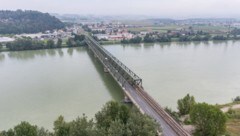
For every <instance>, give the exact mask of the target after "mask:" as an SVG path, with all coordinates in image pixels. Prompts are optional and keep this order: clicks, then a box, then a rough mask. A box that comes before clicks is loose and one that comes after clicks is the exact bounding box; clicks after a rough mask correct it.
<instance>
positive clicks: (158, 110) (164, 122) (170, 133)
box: [85, 35, 190, 136]
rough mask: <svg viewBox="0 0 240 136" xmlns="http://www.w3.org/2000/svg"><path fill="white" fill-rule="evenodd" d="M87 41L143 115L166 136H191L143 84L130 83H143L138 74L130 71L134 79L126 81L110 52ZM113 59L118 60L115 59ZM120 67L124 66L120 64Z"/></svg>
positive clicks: (92, 40) (89, 40)
mask: <svg viewBox="0 0 240 136" xmlns="http://www.w3.org/2000/svg"><path fill="white" fill-rule="evenodd" d="M85 41H86V43H87V45H88V47H89V49H90V50H91V51H92V52H93V53H94V55H95V57H97V58H98V59H99V60H100V62H101V63H102V64H103V66H104V67H105V69H106V70H107V71H108V72H109V73H110V74H111V75H112V77H113V78H114V79H115V80H116V81H117V83H118V84H119V85H120V86H121V87H122V89H123V91H124V93H125V95H126V96H127V97H128V98H129V99H130V100H131V101H132V102H133V103H134V104H135V105H136V106H137V107H138V108H139V110H140V111H141V112H142V113H143V114H147V115H149V116H150V117H152V118H153V119H155V120H156V122H157V123H158V124H159V125H160V126H161V129H162V133H163V135H164V136H190V134H189V133H188V132H187V131H185V130H184V129H183V128H182V127H181V126H180V125H179V124H178V123H177V122H176V121H175V120H174V119H173V118H172V117H171V116H170V115H169V114H168V113H167V112H166V111H164V109H163V108H162V107H161V106H160V105H159V104H157V102H156V101H155V100H154V99H153V98H152V97H151V96H149V95H148V94H147V92H146V91H144V89H143V88H142V87H141V83H139V82H130V80H137V81H142V80H141V79H138V76H136V74H134V73H133V72H132V71H130V70H129V69H128V73H129V71H130V73H133V74H131V75H133V76H134V77H133V78H127V79H126V76H124V75H126V73H124V71H123V72H122V71H121V70H120V69H118V68H119V66H116V63H113V61H111V60H110V59H111V57H113V56H112V55H111V54H110V53H109V52H108V51H106V50H105V49H104V48H103V47H101V46H100V45H99V44H98V43H97V42H96V41H95V40H94V39H93V38H92V37H90V36H88V35H85ZM113 59H116V58H115V57H114V58H113ZM118 61H119V60H118ZM114 62H115V61H114ZM120 65H123V64H122V63H120ZM125 67H126V66H125V65H123V67H122V66H121V67H120V68H125ZM125 72H126V71H125ZM128 73H127V74H128ZM131 75H128V76H131ZM136 77H137V78H136Z"/></svg>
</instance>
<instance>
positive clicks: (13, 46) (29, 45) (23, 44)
mask: <svg viewBox="0 0 240 136" xmlns="http://www.w3.org/2000/svg"><path fill="white" fill-rule="evenodd" d="M61 43H62V42H61V39H58V41H57V44H55V42H54V41H53V40H48V41H47V43H45V42H44V41H36V40H32V39H31V38H21V39H17V40H16V41H14V42H9V43H7V44H6V47H7V48H8V49H9V50H10V51H21V50H37V49H51V48H58V47H60V46H61V45H60V44H61Z"/></svg>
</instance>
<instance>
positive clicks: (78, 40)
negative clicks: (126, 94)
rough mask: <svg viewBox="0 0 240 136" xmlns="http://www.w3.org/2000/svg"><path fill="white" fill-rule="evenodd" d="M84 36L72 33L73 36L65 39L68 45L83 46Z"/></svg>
mask: <svg viewBox="0 0 240 136" xmlns="http://www.w3.org/2000/svg"><path fill="white" fill-rule="evenodd" d="M84 39H85V36H84V35H76V34H74V38H69V39H68V41H67V46H68V47H78V46H84V45H85V42H84Z"/></svg>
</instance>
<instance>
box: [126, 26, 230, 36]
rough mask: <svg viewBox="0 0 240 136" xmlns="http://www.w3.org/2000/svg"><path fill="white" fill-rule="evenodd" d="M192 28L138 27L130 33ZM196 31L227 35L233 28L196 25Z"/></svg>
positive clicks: (131, 29)
mask: <svg viewBox="0 0 240 136" xmlns="http://www.w3.org/2000/svg"><path fill="white" fill-rule="evenodd" d="M189 27H190V26H188V25H184V26H178V25H166V26H154V25H153V26H143V27H137V28H129V29H128V30H129V31H132V32H141V31H145V32H156V31H157V32H160V33H166V32H167V31H168V30H181V29H188V28H189ZM192 27H193V30H194V31H203V32H208V33H210V34H211V33H213V34H215V33H220V34H221V33H223V34H224V33H227V32H228V31H229V30H232V28H230V29H229V28H228V27H225V26H209V25H194V26H192Z"/></svg>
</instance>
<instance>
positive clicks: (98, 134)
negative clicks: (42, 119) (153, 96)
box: [0, 101, 161, 136]
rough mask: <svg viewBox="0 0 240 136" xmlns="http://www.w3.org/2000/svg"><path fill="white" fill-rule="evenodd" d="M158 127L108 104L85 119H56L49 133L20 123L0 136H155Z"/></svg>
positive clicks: (136, 113) (135, 111) (124, 107)
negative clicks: (90, 117) (93, 115)
mask: <svg viewBox="0 0 240 136" xmlns="http://www.w3.org/2000/svg"><path fill="white" fill-rule="evenodd" d="M158 131H161V130H159V126H158V124H157V123H156V122H155V121H154V120H153V119H152V118H150V117H149V116H146V115H143V114H141V113H140V112H139V110H138V109H137V108H136V107H135V106H127V105H125V104H120V103H118V102H114V101H110V102H108V103H106V104H105V105H104V106H103V108H102V109H101V110H100V111H99V112H97V113H96V114H95V118H94V119H88V118H87V116H86V115H85V114H83V115H82V116H81V117H77V118H76V119H74V120H73V121H70V122H66V121H65V120H64V117H63V116H59V117H58V118H57V120H55V121H54V123H53V131H49V130H47V129H45V128H44V127H38V126H36V125H31V124H30V123H28V122H26V121H23V122H21V123H20V124H18V125H16V126H15V127H13V128H10V129H8V130H3V131H2V130H1V131H0V136H116V134H117V136H156V135H157V133H158Z"/></svg>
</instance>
